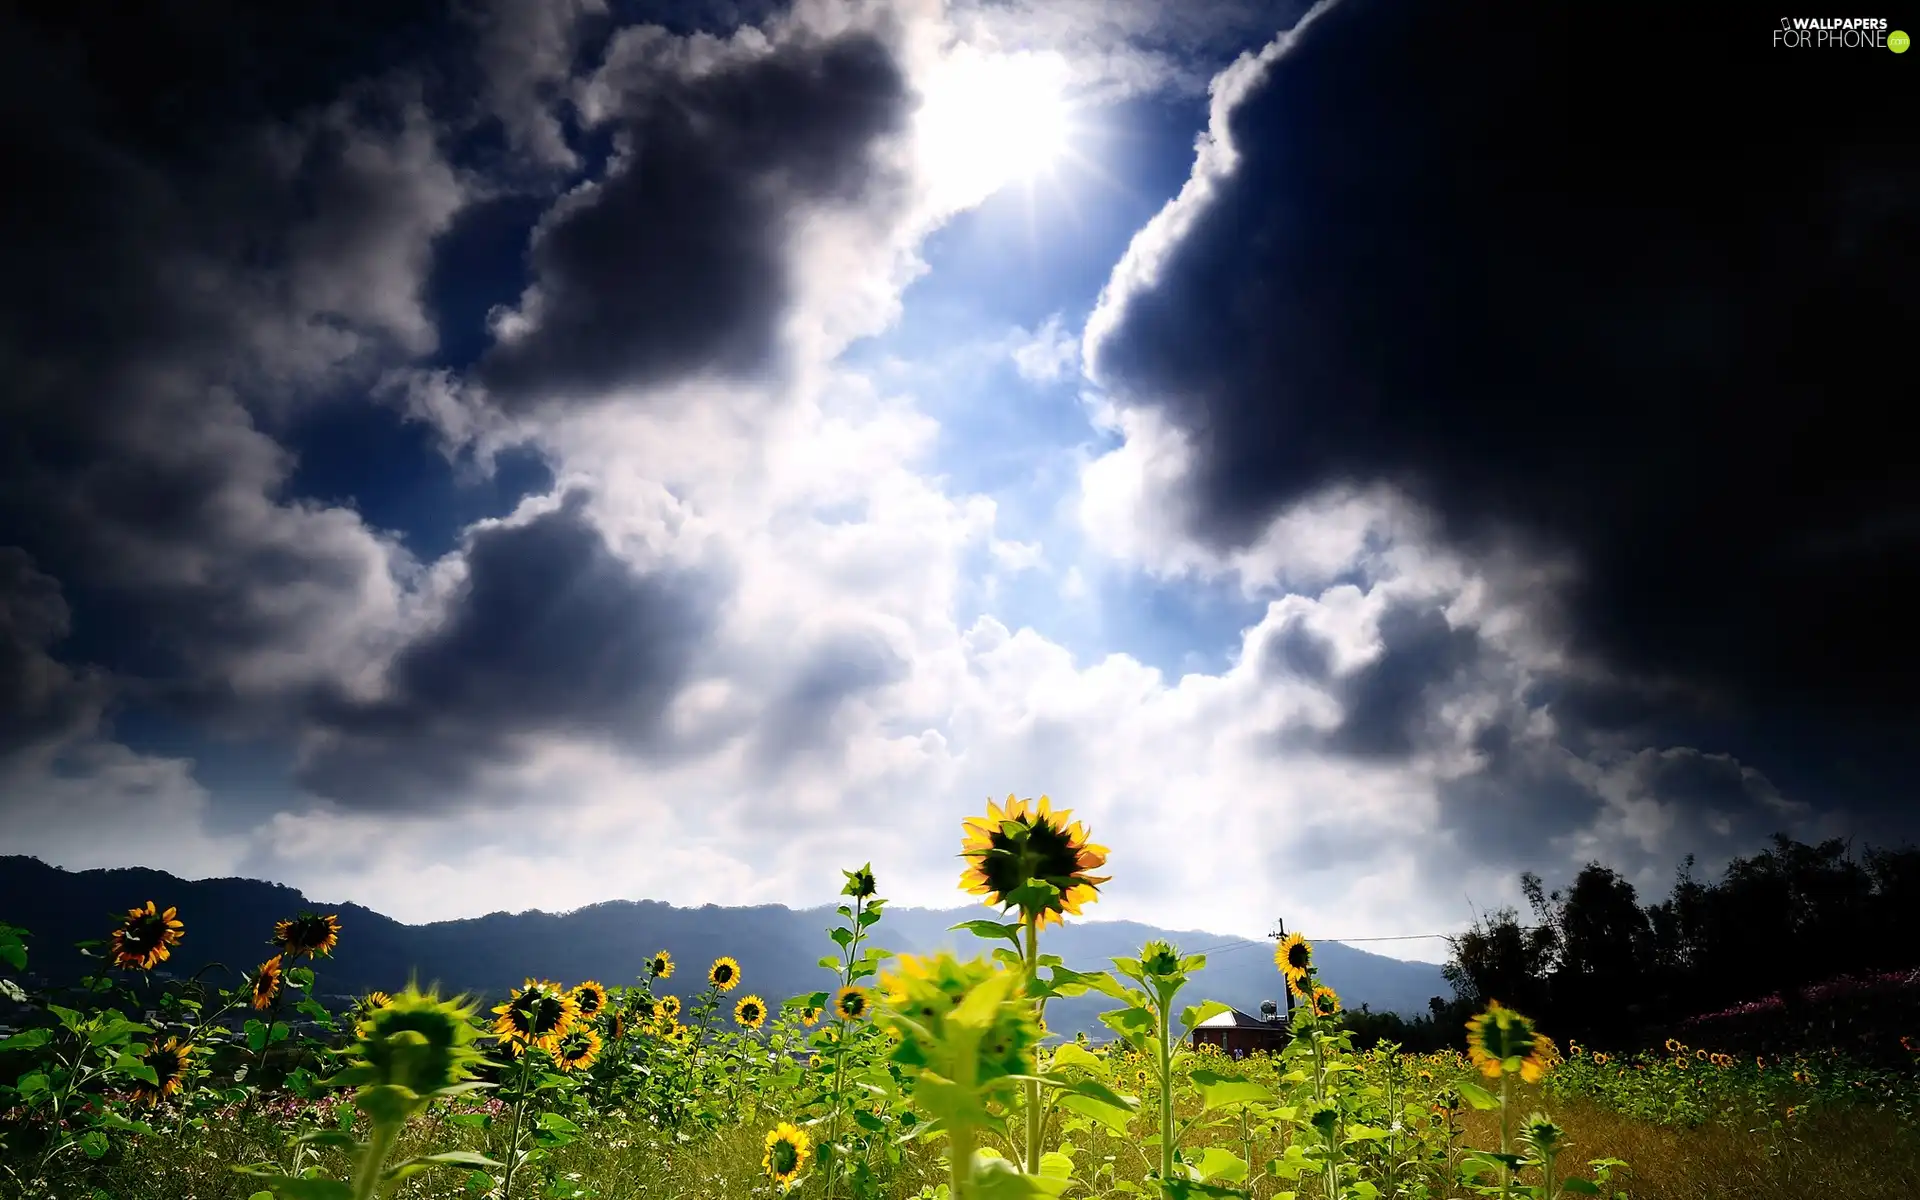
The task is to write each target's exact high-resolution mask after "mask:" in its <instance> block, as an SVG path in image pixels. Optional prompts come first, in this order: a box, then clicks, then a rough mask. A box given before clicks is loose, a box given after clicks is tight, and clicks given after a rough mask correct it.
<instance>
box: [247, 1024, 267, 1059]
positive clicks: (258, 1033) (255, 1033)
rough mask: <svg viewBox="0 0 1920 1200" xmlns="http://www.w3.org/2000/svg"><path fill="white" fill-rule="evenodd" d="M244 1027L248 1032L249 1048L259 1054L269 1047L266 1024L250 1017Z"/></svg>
mask: <svg viewBox="0 0 1920 1200" xmlns="http://www.w3.org/2000/svg"><path fill="white" fill-rule="evenodd" d="M244 1028H245V1030H246V1034H247V1049H249V1050H251V1051H253V1052H254V1053H255V1054H258V1053H260V1052H261V1051H262V1050H265V1049H266V1048H267V1027H266V1025H265V1024H263V1023H262V1022H260V1021H258V1020H255V1019H253V1018H251V1017H249V1018H248V1019H247V1023H246V1025H245V1026H244Z"/></svg>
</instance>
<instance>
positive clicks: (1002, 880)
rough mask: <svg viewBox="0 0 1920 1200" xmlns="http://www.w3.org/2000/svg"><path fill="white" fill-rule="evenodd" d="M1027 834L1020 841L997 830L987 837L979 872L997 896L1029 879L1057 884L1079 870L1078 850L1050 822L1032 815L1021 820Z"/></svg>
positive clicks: (1070, 840) (1059, 829)
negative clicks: (1045, 880)
mask: <svg viewBox="0 0 1920 1200" xmlns="http://www.w3.org/2000/svg"><path fill="white" fill-rule="evenodd" d="M1018 823H1019V824H1021V825H1024V826H1025V827H1026V835H1025V836H1024V837H1022V838H1020V839H1019V840H1015V839H1014V838H1010V837H1008V836H1007V834H1006V831H1005V830H1003V829H996V830H995V831H994V832H993V833H992V834H991V835H989V838H988V850H987V853H986V854H985V856H984V857H983V858H982V860H981V864H980V873H981V874H982V875H983V876H985V877H986V880H987V884H988V885H989V886H990V887H992V888H993V890H994V892H995V893H997V894H999V895H1002V896H1004V895H1006V894H1007V893H1009V892H1012V891H1014V890H1016V889H1018V888H1019V887H1020V885H1022V884H1024V883H1026V882H1027V881H1028V880H1029V879H1047V880H1052V881H1055V882H1056V883H1057V882H1059V881H1061V880H1063V879H1065V878H1067V877H1069V876H1071V875H1073V874H1075V873H1076V872H1078V871H1079V870H1080V850H1079V847H1077V846H1075V845H1074V844H1073V840H1072V839H1071V838H1069V837H1068V836H1067V831H1066V830H1065V829H1062V828H1060V827H1059V826H1057V825H1055V824H1054V823H1053V822H1051V821H1042V820H1037V819H1035V818H1034V817H1032V816H1026V817H1022V818H1020V820H1019V822H1018Z"/></svg>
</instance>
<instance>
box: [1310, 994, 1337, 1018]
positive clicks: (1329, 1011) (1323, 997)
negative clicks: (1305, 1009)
mask: <svg viewBox="0 0 1920 1200" xmlns="http://www.w3.org/2000/svg"><path fill="white" fill-rule="evenodd" d="M1339 1011H1340V997H1339V996H1338V995H1336V994H1335V993H1334V990H1333V989H1332V988H1330V987H1318V986H1316V987H1315V988H1314V989H1313V1015H1314V1016H1316V1017H1331V1016H1334V1015H1335V1014H1337V1013H1338V1012H1339Z"/></svg>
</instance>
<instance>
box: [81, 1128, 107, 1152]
mask: <svg viewBox="0 0 1920 1200" xmlns="http://www.w3.org/2000/svg"><path fill="white" fill-rule="evenodd" d="M107 1149H108V1142H107V1135H106V1134H104V1133H101V1132H100V1131H99V1130H98V1129H89V1130H87V1131H86V1132H85V1133H83V1134H81V1135H80V1153H82V1154H84V1155H86V1156H87V1157H88V1158H96V1159H97V1158H104V1157H106V1153H107Z"/></svg>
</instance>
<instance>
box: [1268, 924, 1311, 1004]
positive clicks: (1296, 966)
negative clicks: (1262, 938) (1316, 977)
mask: <svg viewBox="0 0 1920 1200" xmlns="http://www.w3.org/2000/svg"><path fill="white" fill-rule="evenodd" d="M1273 965H1274V966H1276V967H1279V968H1280V969H1281V970H1282V971H1285V972H1286V973H1287V986H1288V987H1289V988H1291V989H1292V990H1293V994H1294V995H1296V996H1299V997H1300V998H1301V999H1303V1000H1304V999H1306V998H1307V997H1308V996H1311V995H1312V994H1313V992H1312V985H1311V984H1309V983H1308V982H1307V980H1308V979H1310V978H1311V977H1312V975H1313V943H1312V942H1309V941H1308V940H1307V939H1306V938H1303V937H1301V936H1300V935H1299V934H1297V933H1290V934H1288V935H1287V936H1286V939H1285V940H1284V941H1282V942H1281V943H1280V944H1279V945H1278V946H1276V947H1274V950H1273Z"/></svg>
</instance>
